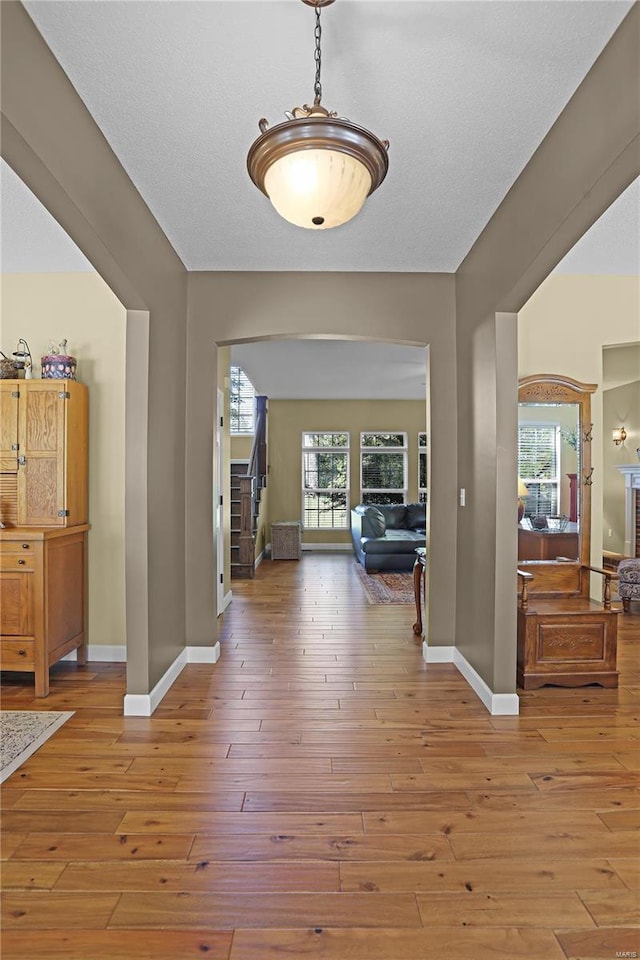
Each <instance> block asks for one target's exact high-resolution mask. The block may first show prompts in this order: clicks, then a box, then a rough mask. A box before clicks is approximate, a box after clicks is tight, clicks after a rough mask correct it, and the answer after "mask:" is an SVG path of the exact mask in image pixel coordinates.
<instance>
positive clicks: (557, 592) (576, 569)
mask: <svg viewBox="0 0 640 960" xmlns="http://www.w3.org/2000/svg"><path fill="white" fill-rule="evenodd" d="M596 389H597V384H595V383H581V382H580V381H579V380H573V379H571V377H565V376H562V375H561V374H555V373H537V374H533V375H531V376H528V377H521V378H520V379H519V380H518V404H521V403H573V404H576V405H577V407H578V436H579V437H580V447H579V449H580V458H579V463H580V477H579V483H580V497H579V510H580V513H579V516H580V529H579V540H578V544H579V556H578V559H577V560H574V561H567V560H562V561H559V560H518V568H519V569H523V570H526V571H527V572H529V573H532V574H533V576H534V578H535V579H534V580H533V582H532V584H531V588H530V591H529V592H530V595H537V596H545V597H558V596H564V597H577V596H584V597H588V595H589V577H588V576H583V571H582V568H583V567H588V566H589V564H590V562H591V483H592V474H593V467H592V464H591V431H592V427H593V424H592V422H591V394H592V393H594V392H595V391H596ZM516 449H517V448H516Z"/></svg>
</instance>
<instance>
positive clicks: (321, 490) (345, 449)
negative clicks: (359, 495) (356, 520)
mask: <svg viewBox="0 0 640 960" xmlns="http://www.w3.org/2000/svg"><path fill="white" fill-rule="evenodd" d="M312 434H316V435H320V434H321V435H322V436H328V435H331V436H339V437H342V436H345V437H346V438H347V442H346V445H345V446H341V447H313V446H305V442H304V438H305V437H306V436H309V435H312ZM300 448H301V477H302V498H301V499H302V502H301V518H300V519H301V521H302V529H303V530H310V531H312V530H313V531H321V530H326V531H328V532H330V531H331V530H339V531H344V530H349V529H350V523H349V504H350V491H351V456H350V450H351V434H350V432H349V431H348V430H303V431H302V434H301V438H300ZM305 453H343V454H346V458H347V485H346V487H305V485H304V455H305ZM310 493H312V494H331V493H340V494H344V497H345V521H344V524H343V525H342V526H338V527H335V526H332V527H310V526H307V524H306V523H305V510H304V498H305V495H308V494H310Z"/></svg>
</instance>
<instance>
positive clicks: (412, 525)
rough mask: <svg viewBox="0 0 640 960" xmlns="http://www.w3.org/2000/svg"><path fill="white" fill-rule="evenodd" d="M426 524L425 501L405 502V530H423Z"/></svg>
mask: <svg viewBox="0 0 640 960" xmlns="http://www.w3.org/2000/svg"><path fill="white" fill-rule="evenodd" d="M426 526H427V505H426V503H408V504H407V530H425V529H426Z"/></svg>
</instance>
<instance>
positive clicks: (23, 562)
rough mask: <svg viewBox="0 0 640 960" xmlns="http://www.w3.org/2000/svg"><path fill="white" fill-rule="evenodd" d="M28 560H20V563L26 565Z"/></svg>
mask: <svg viewBox="0 0 640 960" xmlns="http://www.w3.org/2000/svg"><path fill="white" fill-rule="evenodd" d="M26 562H27V561H26V560H18V563H20V564H22V565H24V564H25V563H26Z"/></svg>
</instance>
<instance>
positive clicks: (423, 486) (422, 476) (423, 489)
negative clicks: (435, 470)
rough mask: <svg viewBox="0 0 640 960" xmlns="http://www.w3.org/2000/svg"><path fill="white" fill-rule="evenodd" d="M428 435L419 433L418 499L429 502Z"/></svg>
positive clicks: (421, 501)
mask: <svg viewBox="0 0 640 960" xmlns="http://www.w3.org/2000/svg"><path fill="white" fill-rule="evenodd" d="M427 477H428V473H427V435H426V433H419V434H418V500H419V501H420V503H426V502H427Z"/></svg>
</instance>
